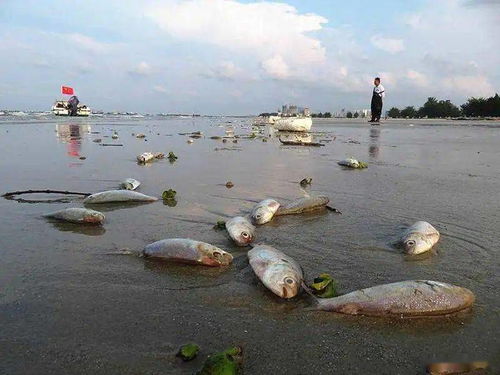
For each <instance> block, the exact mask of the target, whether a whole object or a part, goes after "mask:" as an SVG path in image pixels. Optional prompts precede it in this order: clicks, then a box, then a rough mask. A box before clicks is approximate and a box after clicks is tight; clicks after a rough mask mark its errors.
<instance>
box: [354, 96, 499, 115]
mask: <svg viewBox="0 0 500 375" xmlns="http://www.w3.org/2000/svg"><path fill="white" fill-rule="evenodd" d="M387 116H389V117H391V118H449V117H460V116H466V117H498V116H500V96H499V95H498V94H495V96H492V97H489V98H469V99H468V100H467V103H465V104H462V105H461V106H460V108H459V107H457V106H456V105H455V104H453V103H452V102H451V101H449V100H437V99H436V98H434V97H429V98H427V101H426V102H425V103H424V105H423V106H422V107H420V108H419V109H418V110H417V109H415V108H414V107H412V106H409V107H406V108H404V109H402V110H400V109H398V108H396V107H392V108H391V109H390V110H389V111H388V112H387ZM347 117H349V116H347Z"/></svg>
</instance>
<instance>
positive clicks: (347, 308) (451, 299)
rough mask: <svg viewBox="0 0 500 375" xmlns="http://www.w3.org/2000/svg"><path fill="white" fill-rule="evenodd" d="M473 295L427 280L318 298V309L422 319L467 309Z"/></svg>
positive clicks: (449, 285)
mask: <svg viewBox="0 0 500 375" xmlns="http://www.w3.org/2000/svg"><path fill="white" fill-rule="evenodd" d="M474 299H475V297H474V294H473V293H472V292H471V291H470V290H468V289H466V288H462V287H458V286H455V285H451V284H447V283H442V282H438V281H430V280H409V281H400V282H397V283H392V284H384V285H377V286H374V287H371V288H366V289H361V290H357V291H354V292H351V293H347V294H344V295H342V296H339V297H333V298H324V299H318V300H317V302H318V309H319V310H325V311H334V312H338V313H342V314H349V315H367V316H387V317H391V316H393V317H418V316H421V317H425V316H437V315H447V314H452V313H455V312H459V311H462V310H465V309H468V308H470V307H471V306H472V305H473V303H474Z"/></svg>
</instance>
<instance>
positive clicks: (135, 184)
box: [120, 178, 141, 190]
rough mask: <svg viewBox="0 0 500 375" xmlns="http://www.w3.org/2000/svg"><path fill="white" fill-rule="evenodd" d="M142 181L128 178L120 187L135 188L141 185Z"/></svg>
mask: <svg viewBox="0 0 500 375" xmlns="http://www.w3.org/2000/svg"><path fill="white" fill-rule="evenodd" d="M140 184H141V183H140V182H139V181H137V180H135V179H133V178H127V179H125V180H123V182H122V183H121V184H120V187H121V188H122V189H125V190H135V189H137V188H138V187H139V185H140Z"/></svg>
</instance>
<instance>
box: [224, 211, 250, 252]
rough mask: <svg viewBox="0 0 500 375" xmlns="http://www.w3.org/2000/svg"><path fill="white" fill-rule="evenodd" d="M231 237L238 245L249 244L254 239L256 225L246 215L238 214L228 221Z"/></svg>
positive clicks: (227, 227) (227, 226)
mask: <svg viewBox="0 0 500 375" xmlns="http://www.w3.org/2000/svg"><path fill="white" fill-rule="evenodd" d="M226 229H227V232H228V233H229V237H231V239H232V240H233V241H234V242H235V243H236V245H238V246H247V245H248V244H249V243H251V242H252V241H253V240H254V237H255V227H254V226H253V225H252V223H251V222H250V221H249V220H248V219H247V218H245V217H242V216H236V217H233V218H232V219H230V220H228V221H227V222H226Z"/></svg>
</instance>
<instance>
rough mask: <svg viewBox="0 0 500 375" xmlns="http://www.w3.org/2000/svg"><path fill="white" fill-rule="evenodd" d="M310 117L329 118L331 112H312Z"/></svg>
mask: <svg viewBox="0 0 500 375" xmlns="http://www.w3.org/2000/svg"><path fill="white" fill-rule="evenodd" d="M311 117H318V118H331V117H332V114H331V113H330V112H325V113H321V112H320V113H313V114H312V115H311Z"/></svg>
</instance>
